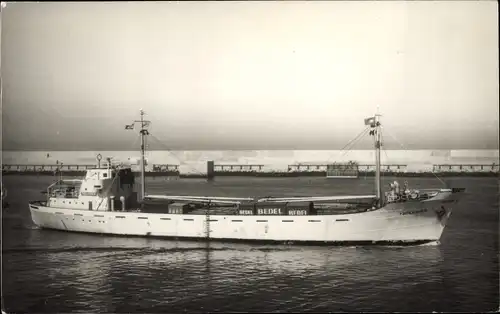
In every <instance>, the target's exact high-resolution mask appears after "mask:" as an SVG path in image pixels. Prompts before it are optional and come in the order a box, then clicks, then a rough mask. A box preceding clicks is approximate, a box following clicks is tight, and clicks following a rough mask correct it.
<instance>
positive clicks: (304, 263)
mask: <svg viewBox="0 0 500 314" xmlns="http://www.w3.org/2000/svg"><path fill="white" fill-rule="evenodd" d="M40 233H44V236H45V237H47V236H48V237H50V238H51V237H54V238H57V239H58V241H56V242H54V241H52V242H51V243H52V244H53V246H52V247H49V248H47V249H44V250H40V249H38V248H37V247H38V245H39V243H38V242H39V241H40ZM30 240H31V241H33V243H29V245H28V246H29V247H31V249H27V250H25V251H24V252H21V250H15V249H12V250H6V251H5V252H4V254H6V258H7V259H9V261H10V263H9V265H10V266H9V267H11V268H10V269H7V271H9V272H15V273H17V274H18V275H17V276H16V277H11V278H10V280H14V281H27V282H30V283H31V284H34V285H35V286H37V285H42V284H43V283H45V285H46V290H45V292H39V297H38V299H37V302H35V303H33V305H32V306H33V308H35V307H36V308H37V309H39V307H40V306H42V308H43V309H44V310H45V311H51V310H52V309H57V310H58V311H63V312H64V311H75V310H82V311H83V310H84V309H85V310H86V311H95V312H121V311H127V312H130V311H150V310H151V309H156V310H155V311H160V312H162V311H173V310H183V309H189V311H191V312H192V311H201V312H203V311H233V310H236V311H260V310H262V309H266V310H270V311H277V310H282V311H305V310H311V311H313V310H318V311H319V310H324V309H329V310H342V309H344V310H347V309H348V308H349V307H352V306H354V305H355V308H356V309H360V308H362V309H365V310H370V309H373V304H374V303H377V302H379V300H380V295H381V294H387V297H390V295H391V294H392V293H394V292H398V293H402V291H410V290H412V289H415V287H416V286H418V285H422V284H437V285H439V282H441V281H442V280H443V278H442V273H441V271H440V267H441V265H442V262H443V257H442V254H441V250H440V247H439V246H427V247H412V248H391V247H380V248H377V247H372V248H362V247H334V248H325V247H306V246H304V247H300V246H285V245H283V246H276V245H260V246H255V245H246V244H222V243H220V244H217V243H210V244H207V243H198V242H174V241H164V240H151V239H141V238H131V239H130V238H114V237H101V236H92V235H80V234H67V233H62V232H51V231H45V230H33V232H32V236H31V237H30ZM27 251H31V253H34V254H36V255H37V260H36V261H35V262H34V261H29V263H28V264H29V265H30V266H31V270H28V271H26V270H25V268H24V266H26V265H25V264H27V263H26V262H25V261H22V260H21V259H18V258H19V257H20V256H21V255H19V254H20V253H27ZM16 259H18V260H17V261H16V262H15V263H13V261H14V260H16ZM23 265H24V266H23ZM27 277H28V278H27ZM9 284H11V285H12V286H19V285H17V284H16V282H9ZM360 287H363V289H360ZM367 289H368V291H369V293H367ZM436 291H437V292H438V293H439V289H437V290H436V287H435V288H434V289H433V294H434V297H435V294H436ZM49 292H50V293H49ZM441 292H442V293H444V291H441ZM10 293H12V291H10ZM421 293H422V292H421ZM423 293H424V294H425V291H424V292H423ZM139 296H147V298H144V297H139ZM387 297H386V298H385V300H386V301H385V302H387ZM67 300H71V302H67ZM215 300H217V302H213V301H215ZM381 306H382V305H381ZM383 308H385V309H390V308H391V307H390V305H388V304H384V305H383ZM398 308H400V306H398V307H394V310H397V309H398ZM418 308H419V309H422V310H425V309H428V308H427V307H426V306H425V305H424V304H420V305H419V307H418Z"/></svg>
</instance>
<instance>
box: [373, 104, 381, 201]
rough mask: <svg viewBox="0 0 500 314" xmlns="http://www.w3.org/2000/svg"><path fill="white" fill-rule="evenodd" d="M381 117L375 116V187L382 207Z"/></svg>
mask: <svg viewBox="0 0 500 314" xmlns="http://www.w3.org/2000/svg"><path fill="white" fill-rule="evenodd" d="M380 129H381V128H380V115H379V114H378V113H377V114H376V115H375V129H374V131H375V186H376V190H377V200H378V206H382V203H383V201H382V182H381V180H380V147H381V146H382V139H381V138H382V136H381V134H380V132H381V131H380Z"/></svg>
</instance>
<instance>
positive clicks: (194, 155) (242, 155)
mask: <svg viewBox="0 0 500 314" xmlns="http://www.w3.org/2000/svg"><path fill="white" fill-rule="evenodd" d="M98 154H101V155H102V157H103V158H102V159H103V161H104V160H105V159H106V157H113V160H114V161H116V162H130V161H131V160H134V162H136V161H137V160H138V157H139V152H137V151H51V152H46V151H45V152H44V151H3V152H2V165H25V166H30V165H37V166H40V165H47V166H49V165H52V166H54V165H56V163H63V167H64V168H66V167H68V166H70V165H71V167H76V166H77V165H79V166H82V165H89V166H92V165H95V164H96V163H97V161H96V156H97V155H98ZM146 158H147V161H148V164H147V166H146V170H147V171H148V172H153V170H154V172H157V170H158V167H163V168H164V169H165V170H164V171H160V172H172V173H175V172H178V173H181V174H186V175H189V174H192V175H194V174H205V175H206V174H207V162H208V161H214V167H215V168H216V169H215V172H216V173H220V172H221V171H220V169H219V171H218V170H217V168H218V166H219V165H224V166H230V165H234V166H235V168H236V167H238V166H241V165H252V166H259V167H258V171H256V172H262V173H270V172H275V173H285V172H297V171H299V169H295V168H294V169H290V168H291V167H292V168H293V167H296V168H297V166H307V165H310V166H311V167H309V168H310V169H306V167H301V168H303V169H302V171H299V172H316V173H318V172H322V171H323V169H322V168H321V169H320V168H318V166H319V165H320V166H321V165H327V164H331V163H333V162H348V161H351V160H352V161H356V162H358V163H359V164H360V165H361V166H360V171H361V172H372V171H373V169H369V168H370V167H369V166H372V167H373V164H374V159H375V156H374V151H372V150H357V151H350V152H347V153H345V152H340V151H328V150H315V151H311V150H295V151H293V150H288V151H279V150H276V151H272V150H261V151H172V152H170V151H148V152H147V153H146ZM381 159H382V160H381V161H382V164H383V165H401V169H386V170H387V171H388V172H393V171H392V170H394V172H404V173H424V172H433V171H434V172H457V173H460V172H488V171H489V170H487V168H488V166H490V167H491V165H492V164H496V165H497V166H496V170H494V169H492V170H493V171H498V163H499V152H498V150H411V151H408V150H388V151H383V152H382V156H381ZM364 165H365V166H368V167H366V169H365V168H363V166H364ZM437 165H442V167H441V169H439V170H438V169H437V168H436V166H437ZM460 165H465V166H463V167H462V168H463V169H460ZM472 165H477V166H473V167H472ZM481 165H483V169H481V167H480V166H481ZM450 166H453V167H451V168H450ZM134 167H136V168H137V170H138V166H137V163H136V164H135V166H133V168H134ZM154 167H156V168H155V169H153V168H154ZM321 167H322V166H321ZM471 167H472V168H471ZM73 170H79V171H81V170H82V169H73ZM134 170H136V169H134ZM395 170H398V171H395ZM48 171H53V170H48ZM234 171H235V170H234V169H233V172H234ZM304 174H305V173H304Z"/></svg>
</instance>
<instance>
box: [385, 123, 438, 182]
mask: <svg viewBox="0 0 500 314" xmlns="http://www.w3.org/2000/svg"><path fill="white" fill-rule="evenodd" d="M384 131H385V132H386V133H387V134H388V135H389V136H390V137H391V138H392V139H393V140H394V141H396V143H397V144H399V145H400V146H401V148H403V149H404V150H405V151H408V149H406V148H405V147H404V145H403V144H401V142H399V141H398V140H397V139H396V137H395V136H393V135H392V134H391V133H390V132H389V131H388V130H387V128H384ZM431 173H432V175H433V176H434V177H436V179H438V180H439V182H441V183H442V184H443V185H444V186H445V187H446V186H447V184H446V183H445V182H444V181H443V180H441V179H440V178H439V177H438V176H437V175H436V174H435V173H434V169H432V172H431Z"/></svg>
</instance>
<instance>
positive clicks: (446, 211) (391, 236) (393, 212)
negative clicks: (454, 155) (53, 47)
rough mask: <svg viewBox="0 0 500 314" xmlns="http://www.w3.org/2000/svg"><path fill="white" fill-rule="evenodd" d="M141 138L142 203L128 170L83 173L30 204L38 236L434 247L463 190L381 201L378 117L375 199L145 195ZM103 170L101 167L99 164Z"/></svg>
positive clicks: (395, 190) (372, 122)
mask: <svg viewBox="0 0 500 314" xmlns="http://www.w3.org/2000/svg"><path fill="white" fill-rule="evenodd" d="M140 117H141V118H140V120H136V121H134V122H133V123H132V124H130V125H127V126H126V127H125V129H129V130H134V128H135V126H136V125H138V126H139V133H140V136H141V147H140V151H141V161H142V162H141V165H140V166H141V177H140V181H141V184H140V195H138V193H137V192H135V189H134V187H135V186H136V182H135V181H136V179H135V176H134V174H133V172H132V170H131V168H130V166H127V165H123V164H122V165H117V164H115V165H113V164H112V162H111V159H108V162H107V164H106V167H100V166H96V167H95V168H93V169H88V170H86V174H85V176H84V177H83V178H82V179H78V180H58V181H56V182H54V183H53V184H51V185H50V186H49V187H48V188H47V190H46V191H45V193H46V199H44V200H33V201H30V202H29V209H30V212H31V218H32V220H33V222H34V223H35V224H36V225H38V226H39V227H41V228H47V229H57V230H65V231H72V232H86V233H95V234H104V235H122V236H145V237H148V236H155V237H167V238H176V239H205V240H218V241H267V242H279V243H283V242H286V243H306V242H307V243H330V244H346V243H348V244H352V243H354V244H356V243H357V244H389V245H391V244H398V245H399V244H419V243H426V242H437V241H439V239H440V238H441V235H442V233H443V231H444V228H445V226H446V224H447V222H448V220H449V218H450V215H451V213H452V207H454V206H455V205H456V203H457V202H458V201H459V199H460V197H461V196H462V195H463V192H464V190H465V189H463V188H437V189H410V188H409V187H408V186H407V184H405V185H404V186H403V187H400V186H399V183H398V182H396V181H395V182H394V183H393V184H391V186H390V190H389V191H387V192H385V193H382V188H381V169H380V168H381V166H380V150H381V145H382V143H381V123H380V117H381V116H380V115H379V114H376V115H374V116H373V117H370V118H368V119H365V126H366V128H367V130H370V132H369V134H370V136H373V137H374V149H375V152H376V153H375V163H376V174H375V184H374V188H375V194H373V195H333V196H319V197H318V196H299V197H260V198H255V197H217V196H193V195H152V194H146V186H145V169H144V164H145V163H144V156H145V145H144V143H145V140H146V137H147V136H148V135H149V131H148V127H149V125H150V121H147V120H144V112H143V111H142V110H141V115H140ZM99 164H100V162H99Z"/></svg>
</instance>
